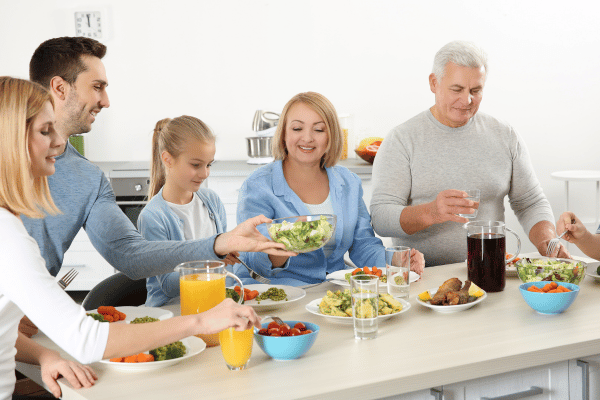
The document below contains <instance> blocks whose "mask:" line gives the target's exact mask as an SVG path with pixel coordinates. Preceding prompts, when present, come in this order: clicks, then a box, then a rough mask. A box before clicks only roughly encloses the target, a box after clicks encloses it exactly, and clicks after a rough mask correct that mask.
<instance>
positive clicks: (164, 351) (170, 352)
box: [150, 342, 185, 361]
mask: <svg viewBox="0 0 600 400" xmlns="http://www.w3.org/2000/svg"><path fill="white" fill-rule="evenodd" d="M150 354H152V355H153V356H154V361H164V360H172V359H173V358H179V357H183V356H184V355H185V346H184V345H183V343H181V342H175V343H171V344H168V345H166V346H162V347H159V348H156V349H154V350H150Z"/></svg>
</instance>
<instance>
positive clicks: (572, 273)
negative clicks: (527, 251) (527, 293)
mask: <svg viewBox="0 0 600 400" xmlns="http://www.w3.org/2000/svg"><path fill="white" fill-rule="evenodd" d="M517 271H518V274H519V278H521V280H522V281H523V282H537V281H557V282H569V283H574V284H576V285H579V282H581V280H582V279H583V277H584V276H585V268H584V267H583V263H582V262H580V261H578V262H568V261H560V260H552V259H544V258H523V259H522V260H520V261H519V262H518V263H517Z"/></svg>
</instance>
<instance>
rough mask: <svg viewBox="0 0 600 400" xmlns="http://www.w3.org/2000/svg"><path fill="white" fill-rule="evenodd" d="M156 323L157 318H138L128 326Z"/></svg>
mask: <svg viewBox="0 0 600 400" xmlns="http://www.w3.org/2000/svg"><path fill="white" fill-rule="evenodd" d="M156 321H160V320H159V319H158V318H152V317H148V316H145V317H138V318H136V319H134V320H133V321H131V322H130V324H145V323H146V322H156Z"/></svg>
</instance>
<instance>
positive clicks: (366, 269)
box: [363, 266, 371, 275]
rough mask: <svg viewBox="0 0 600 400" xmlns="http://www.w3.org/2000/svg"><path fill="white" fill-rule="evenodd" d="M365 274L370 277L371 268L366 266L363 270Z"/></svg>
mask: <svg viewBox="0 0 600 400" xmlns="http://www.w3.org/2000/svg"><path fill="white" fill-rule="evenodd" d="M363 272H364V273H365V274H367V275H370V274H371V271H370V270H369V267H366V266H365V267H364V268H363Z"/></svg>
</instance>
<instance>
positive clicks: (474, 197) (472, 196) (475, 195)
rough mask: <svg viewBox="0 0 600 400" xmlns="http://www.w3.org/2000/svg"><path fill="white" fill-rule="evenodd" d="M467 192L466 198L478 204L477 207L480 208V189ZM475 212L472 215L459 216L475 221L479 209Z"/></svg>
mask: <svg viewBox="0 0 600 400" xmlns="http://www.w3.org/2000/svg"><path fill="white" fill-rule="evenodd" d="M465 192H466V193H467V197H465V199H467V200H471V201H474V202H475V203H477V207H479V199H480V198H481V192H480V191H479V189H470V190H465ZM474 210H475V212H473V213H472V214H458V215H460V216H461V217H464V218H469V219H473V218H475V217H477V208H475V209H474Z"/></svg>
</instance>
